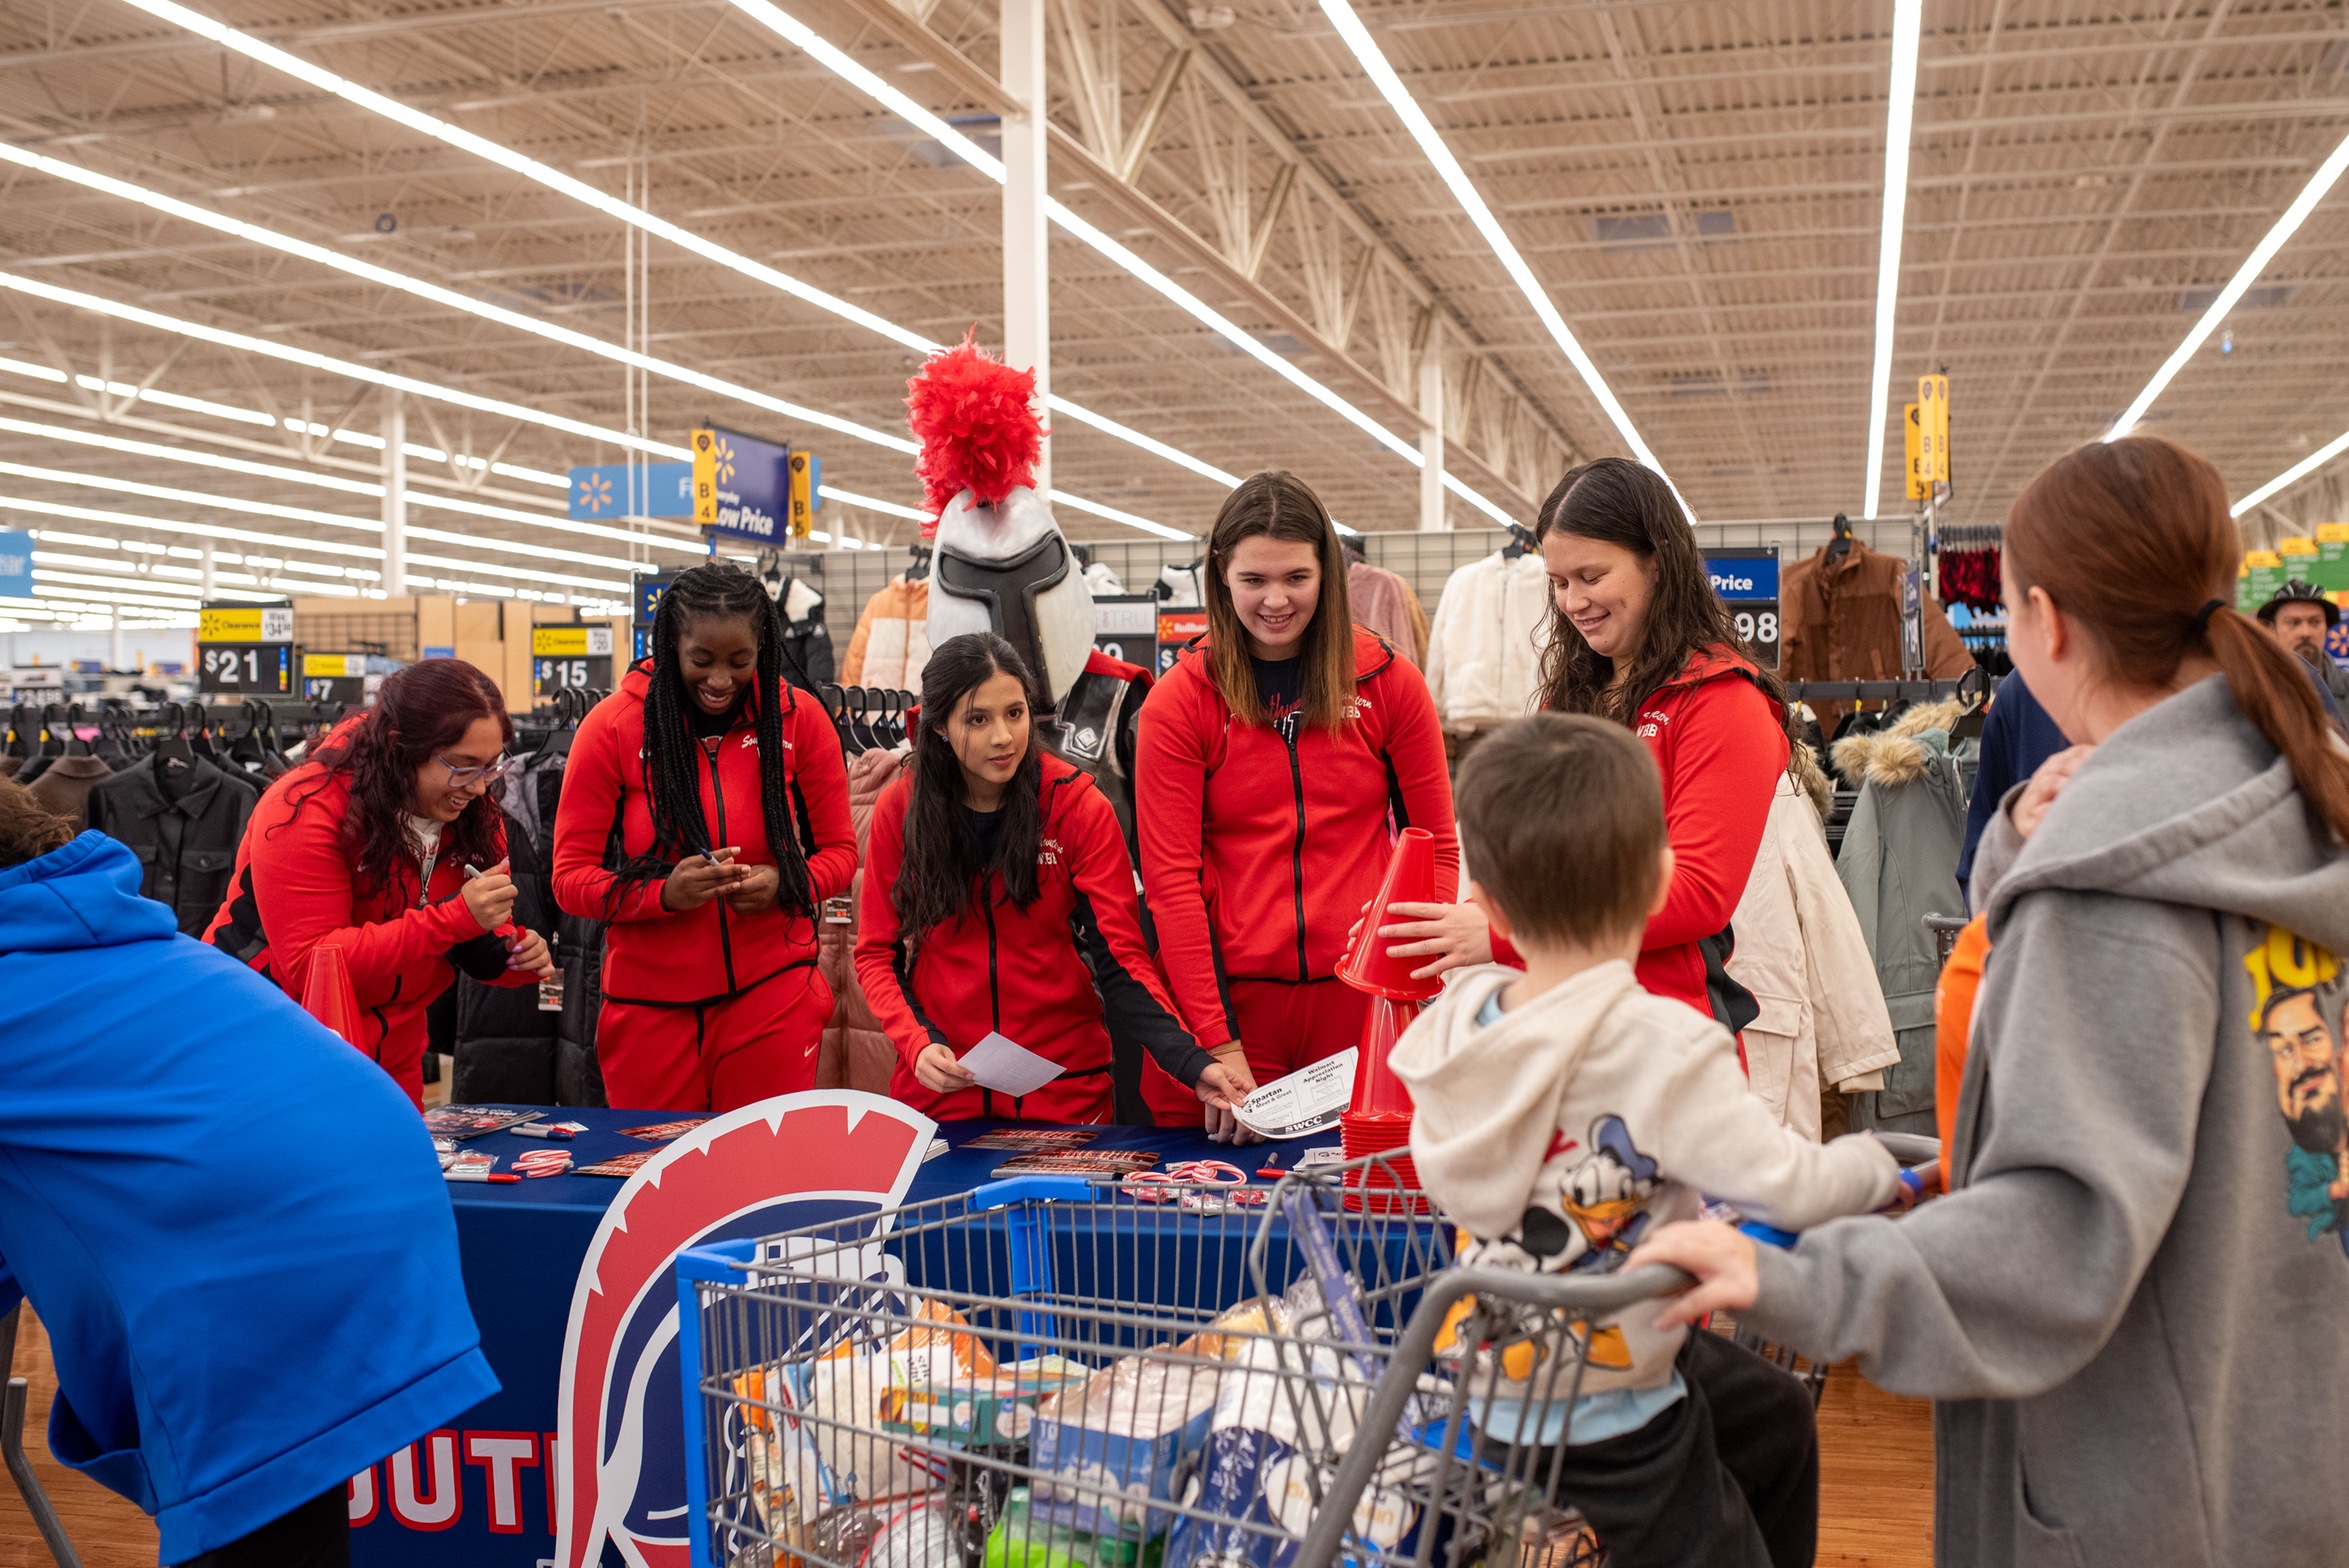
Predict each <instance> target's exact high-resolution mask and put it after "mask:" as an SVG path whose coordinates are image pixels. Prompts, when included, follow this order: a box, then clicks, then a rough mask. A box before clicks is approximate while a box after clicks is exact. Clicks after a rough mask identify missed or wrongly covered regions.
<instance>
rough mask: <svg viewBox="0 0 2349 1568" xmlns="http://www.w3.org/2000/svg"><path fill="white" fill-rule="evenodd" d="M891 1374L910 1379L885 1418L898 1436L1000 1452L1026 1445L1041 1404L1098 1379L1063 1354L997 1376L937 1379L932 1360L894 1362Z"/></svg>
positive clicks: (1015, 1364)
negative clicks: (1091, 1378) (1057, 1394)
mask: <svg viewBox="0 0 2349 1568" xmlns="http://www.w3.org/2000/svg"><path fill="white" fill-rule="evenodd" d="M890 1370H891V1373H892V1375H893V1376H894V1375H896V1374H897V1373H899V1372H900V1371H902V1372H903V1374H904V1377H905V1381H904V1382H903V1383H902V1384H899V1385H896V1386H895V1387H894V1388H893V1390H892V1392H893V1393H894V1395H895V1402H894V1403H893V1404H892V1405H890V1407H889V1408H888V1409H887V1410H886V1412H885V1413H884V1415H883V1416H882V1419H881V1425H882V1426H883V1427H885V1428H887V1429H888V1430H889V1431H892V1432H903V1433H905V1434H906V1435H908V1436H910V1437H923V1438H928V1439H930V1440H931V1441H932V1442H938V1443H952V1444H954V1445H955V1446H956V1447H959V1448H997V1447H1002V1446H1004V1445H1006V1444H1017V1443H1024V1442H1026V1441H1027V1437H1028V1432H1029V1430H1030V1429H1031V1428H1033V1427H1034V1426H1035V1424H1036V1405H1037V1402H1038V1401H1040V1400H1042V1399H1045V1398H1047V1397H1049V1396H1051V1395H1053V1394H1056V1393H1058V1392H1060V1391H1061V1390H1062V1389H1064V1388H1067V1387H1069V1386H1070V1385H1072V1384H1076V1383H1082V1382H1084V1381H1085V1380H1086V1379H1087V1378H1089V1377H1091V1376H1092V1375H1093V1373H1092V1369H1091V1368H1090V1367H1083V1366H1079V1365H1077V1364H1076V1363H1075V1362H1073V1361H1068V1360H1065V1359H1063V1358H1062V1357H1059V1356H1038V1357H1036V1358H1035V1359H1033V1360H1029V1361H1017V1362H1013V1363H1012V1364H1011V1365H1009V1366H1006V1367H1002V1368H1000V1369H999V1370H998V1371H997V1372H996V1374H995V1375H994V1376H993V1377H991V1378H982V1377H973V1376H967V1375H963V1374H961V1373H959V1371H956V1372H950V1375H949V1376H948V1378H947V1379H946V1380H944V1381H932V1378H931V1373H932V1370H933V1368H932V1366H931V1363H930V1361H929V1360H928V1359H927V1358H920V1357H907V1358H905V1359H904V1360H903V1361H898V1360H895V1359H893V1360H892V1363H891V1368H890Z"/></svg>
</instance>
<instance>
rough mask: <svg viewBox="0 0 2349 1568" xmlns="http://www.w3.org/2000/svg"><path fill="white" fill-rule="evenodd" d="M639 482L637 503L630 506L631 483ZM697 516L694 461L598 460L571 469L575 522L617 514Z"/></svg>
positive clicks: (623, 515)
mask: <svg viewBox="0 0 2349 1568" xmlns="http://www.w3.org/2000/svg"><path fill="white" fill-rule="evenodd" d="M631 476H633V478H634V481H635V485H636V492H635V494H636V503H635V505H634V506H630V505H629V500H628V497H629V489H628V487H629V482H630V479H631ZM692 515H693V465H692V464H691V463H597V464H595V465H593V466H591V467H586V468H574V469H572V470H571V518H572V520H573V521H574V522H582V523H593V522H601V521H603V520H605V519H607V518H613V517H629V516H635V517H685V518H689V517H691V516H692Z"/></svg>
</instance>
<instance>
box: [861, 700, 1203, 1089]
mask: <svg viewBox="0 0 2349 1568" xmlns="http://www.w3.org/2000/svg"><path fill="white" fill-rule="evenodd" d="M929 743H930V742H925V744H929ZM1040 760H1041V762H1042V764H1043V774H1042V781H1041V785H1040V790H1041V799H1040V802H1039V804H1040V806H1041V810H1042V826H1043V831H1042V844H1041V846H1040V850H1039V853H1038V855H1037V860H1036V901H1035V902H1034V903H1033V904H1031V905H1029V906H1028V907H1027V908H1026V909H1022V908H1020V907H1019V906H1018V905H1017V904H1014V903H1013V902H1011V899H1010V896H1009V895H1008V893H1007V892H1006V891H1005V889H1004V885H1003V876H1002V873H1001V872H1000V871H996V870H992V869H991V870H989V871H988V872H987V874H986V875H985V876H984V877H983V878H981V879H980V881H979V883H978V884H977V886H976V887H975V888H974V890H973V892H974V897H973V900H972V907H966V908H965V909H964V911H963V912H962V913H961V914H959V915H957V916H956V917H955V918H954V919H952V920H950V921H948V922H946V923H944V924H942V925H940V926H937V927H935V928H934V929H932V930H931V931H929V932H928V933H926V934H925V935H923V936H922V937H921V938H920V939H919V940H915V941H909V940H908V939H907V937H906V934H905V932H904V931H903V930H902V929H901V928H900V926H899V925H898V919H897V906H896V903H895V900H894V898H893V896H892V894H893V891H894V889H895V888H896V885H897V873H898V871H899V869H900V867H902V866H903V865H904V863H905V814H906V809H907V807H908V806H909V804H910V803H911V801H912V798H913V791H912V784H913V781H912V779H911V778H910V777H909V776H904V775H901V776H899V777H898V778H896V779H894V780H892V781H891V782H890V784H889V787H888V788H887V789H885V790H883V791H882V793H881V799H880V802H879V804H877V805H876V806H875V807H874V808H873V821H872V827H871V829H870V832H869V835H868V839H867V858H866V862H865V880H864V892H863V894H862V897H861V900H860V902H861V905H862V908H861V909H860V911H859V922H858V927H857V938H856V970H857V978H858V979H859V980H860V981H861V982H862V983H863V986H864V992H865V997H866V999H867V1000H868V1001H870V1002H871V1003H872V1007H873V1012H874V1014H875V1016H876V1017H878V1018H879V1019H880V1021H881V1027H882V1028H883V1029H885V1030H887V1031H888V1033H889V1038H890V1039H891V1040H892V1041H894V1042H895V1043H896V1046H897V1055H898V1060H897V1067H896V1070H895V1072H894V1073H893V1074H892V1076H891V1080H890V1086H889V1092H890V1095H891V1097H893V1098H895V1099H898V1100H902V1101H904V1102H905V1103H906V1104H908V1105H910V1106H912V1107H914V1108H915V1109H916V1110H919V1111H920V1112H921V1113H922V1114H923V1115H925V1116H930V1117H934V1118H937V1119H938V1120H941V1121H957V1120H963V1119H966V1118H970V1117H980V1116H1012V1117H1019V1118H1022V1119H1024V1120H1029V1121H1053V1122H1072V1123H1093V1122H1106V1121H1108V1120H1109V1119H1110V1115H1111V1094H1110V1075H1109V1069H1110V1035H1111V1032H1112V1031H1113V1030H1115V1031H1117V1032H1118V1033H1119V1034H1121V1035H1123V1036H1125V1037H1126V1038H1129V1039H1134V1040H1138V1041H1139V1042H1140V1043H1141V1045H1142V1046H1143V1048H1144V1049H1145V1050H1147V1051H1148V1052H1149V1053H1150V1056H1151V1058H1152V1059H1153V1060H1155V1061H1156V1062H1158V1063H1159V1064H1160V1066H1162V1067H1163V1068H1165V1069H1166V1070H1167V1071H1168V1072H1169V1073H1172V1074H1173V1075H1174V1076H1175V1077H1176V1078H1177V1079H1178V1080H1180V1081H1181V1082H1183V1083H1184V1084H1186V1085H1188V1084H1195V1083H1197V1082H1198V1079H1199V1075H1200V1074H1201V1073H1202V1072H1204V1071H1205V1070H1206V1069H1207V1067H1208V1066H1209V1064H1210V1058H1209V1057H1208V1055H1207V1053H1206V1052H1205V1051H1203V1050H1201V1049H1200V1048H1199V1047H1198V1046H1197V1045H1196V1044H1195V1043H1194V1042H1193V1041H1192V1038H1191V1036H1190V1034H1189V1033H1188V1032H1186V1031H1185V1030H1184V1028H1183V1026H1182V1024H1181V1022H1180V1021H1179V1020H1178V1018H1177V1017H1176V1014H1175V1010H1174V1006H1173V1004H1172V1003H1171V1002H1169V1001H1168V1000H1167V995H1166V989H1165V987H1164V985H1163V984H1162V983H1161V982H1160V980H1159V977H1158V970H1157V968H1156V966H1154V965H1153V964H1152V963H1151V961H1150V952H1149V949H1148V947H1147V946H1146V945H1145V944H1144V942H1143V940H1142V926H1141V921H1140V919H1139V917H1138V915H1137V913H1136V908H1135V903H1134V872H1133V863H1132V862H1131V861H1129V860H1128V859H1127V858H1126V842H1125V836H1124V834H1123V833H1121V832H1120V831H1119V828H1118V824H1117V813H1116V812H1115V811H1114V810H1113V809H1111V807H1110V804H1109V801H1108V799H1107V798H1106V797H1105V796H1103V794H1102V793H1101V791H1100V789H1099V788H1098V787H1097V786H1096V785H1095V784H1094V782H1093V780H1092V779H1091V778H1089V777H1088V776H1086V775H1085V774H1083V773H1081V772H1079V771H1078V770H1077V769H1075V768H1074V767H1071V766H1070V765H1069V764H1068V763H1066V762H1063V761H1061V760H1060V759H1059V758H1058V757H1055V756H1053V755H1052V754H1051V753H1049V752H1046V753H1043V754H1042V756H1041V758H1040ZM991 1031H992V1032H998V1033H1001V1034H1002V1035H1003V1036H1004V1037H1005V1038H1007V1039H1009V1040H1012V1041H1014V1042H1015V1043H1017V1044H1019V1045H1022V1046H1025V1047H1026V1048H1027V1049H1029V1050H1031V1051H1034V1052H1035V1053H1036V1054H1037V1055H1039V1056H1044V1057H1048V1058H1050V1059H1051V1060H1053V1061H1055V1062H1058V1063H1060V1064H1061V1066H1062V1067H1063V1068H1064V1069H1065V1071H1064V1072H1063V1073H1062V1075H1061V1076H1060V1077H1058V1078H1055V1079H1054V1080H1053V1081H1052V1082H1050V1083H1048V1084H1046V1085H1045V1086H1044V1087H1043V1088H1041V1089H1039V1090H1037V1091H1036V1092H1035V1093H1033V1094H1030V1095H1027V1096H1025V1097H1023V1098H1021V1099H1016V1100H1015V1099H1012V1098H1010V1097H1009V1096H1006V1095H1001V1094H997V1093H995V1092H994V1091H993V1090H989V1089H976V1088H974V1089H963V1090H958V1091H956V1092H954V1093H952V1094H935V1093H933V1092H931V1091H930V1090H928V1089H925V1088H924V1087H922V1085H921V1082H920V1080H918V1079H917V1078H915V1077H914V1072H913V1063H914V1058H915V1057H917V1056H919V1055H920V1054H921V1053H922V1051H923V1049H924V1048H925V1047H927V1046H930V1045H943V1046H945V1047H946V1048H947V1049H949V1050H951V1051H953V1052H954V1054H955V1055H957V1056H961V1055H962V1054H963V1053H964V1052H966V1051H968V1050H969V1049H970V1048H971V1047H972V1046H974V1045H976V1044H978V1043H979V1041H980V1040H981V1039H983V1038H985V1037H986V1035H987V1034H988V1033H989V1032H991Z"/></svg>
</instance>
